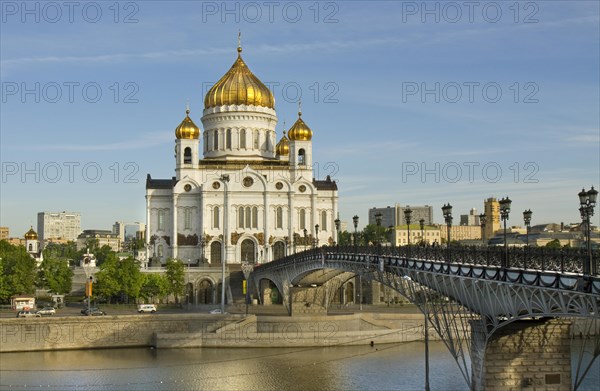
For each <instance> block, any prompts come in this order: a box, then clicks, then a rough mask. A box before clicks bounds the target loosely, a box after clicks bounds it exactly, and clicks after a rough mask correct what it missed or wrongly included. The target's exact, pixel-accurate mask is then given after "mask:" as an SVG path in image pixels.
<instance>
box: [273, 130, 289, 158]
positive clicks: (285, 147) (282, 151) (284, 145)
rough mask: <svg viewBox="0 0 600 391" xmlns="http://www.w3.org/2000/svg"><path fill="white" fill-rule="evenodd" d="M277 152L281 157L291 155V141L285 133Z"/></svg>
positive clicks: (278, 144) (276, 148)
mask: <svg viewBox="0 0 600 391" xmlns="http://www.w3.org/2000/svg"><path fill="white" fill-rule="evenodd" d="M275 152H276V153H277V154H278V155H280V156H287V155H289V154H290V140H288V138H287V137H286V136H285V131H284V132H283V137H282V138H281V140H279V142H278V143H277V146H276V147H275Z"/></svg>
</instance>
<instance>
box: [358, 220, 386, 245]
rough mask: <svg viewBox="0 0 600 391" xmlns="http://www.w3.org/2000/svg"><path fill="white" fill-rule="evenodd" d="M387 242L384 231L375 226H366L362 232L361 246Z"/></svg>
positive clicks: (380, 227) (382, 228)
mask: <svg viewBox="0 0 600 391" xmlns="http://www.w3.org/2000/svg"><path fill="white" fill-rule="evenodd" d="M385 241H387V235H386V229H385V228H384V227H382V226H377V225H376V224H369V225H367V226H366V227H365V228H364V229H363V231H362V240H361V241H360V242H359V243H362V245H365V246H366V245H369V244H377V243H379V242H385Z"/></svg>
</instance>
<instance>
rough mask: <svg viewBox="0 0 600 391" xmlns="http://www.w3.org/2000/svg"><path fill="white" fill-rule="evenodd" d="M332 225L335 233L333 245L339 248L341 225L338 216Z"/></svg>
mask: <svg viewBox="0 0 600 391" xmlns="http://www.w3.org/2000/svg"><path fill="white" fill-rule="evenodd" d="M334 223H335V233H336V241H335V244H336V245H337V246H338V248H339V246H340V224H341V222H340V216H338V218H337V219H335V221H334Z"/></svg>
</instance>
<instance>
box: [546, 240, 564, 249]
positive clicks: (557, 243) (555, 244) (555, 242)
mask: <svg viewBox="0 0 600 391" xmlns="http://www.w3.org/2000/svg"><path fill="white" fill-rule="evenodd" d="M546 247H550V248H560V247H561V246H560V240H558V239H554V240H551V241H549V242H548V243H546Z"/></svg>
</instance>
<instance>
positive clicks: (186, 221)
mask: <svg viewBox="0 0 600 391" xmlns="http://www.w3.org/2000/svg"><path fill="white" fill-rule="evenodd" d="M183 225H184V227H183V228H184V229H188V230H189V229H192V208H185V209H184V210H183Z"/></svg>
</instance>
